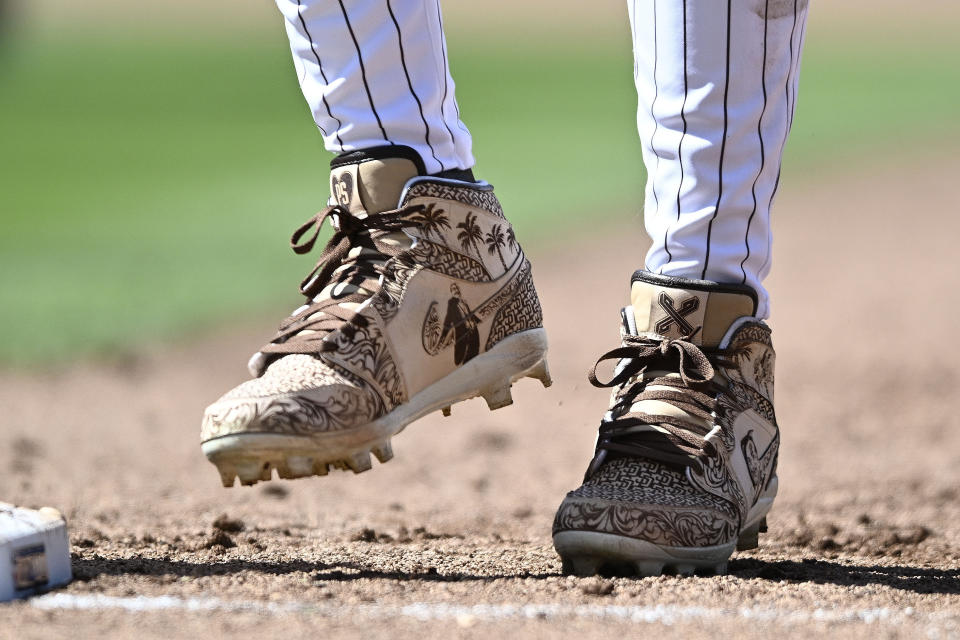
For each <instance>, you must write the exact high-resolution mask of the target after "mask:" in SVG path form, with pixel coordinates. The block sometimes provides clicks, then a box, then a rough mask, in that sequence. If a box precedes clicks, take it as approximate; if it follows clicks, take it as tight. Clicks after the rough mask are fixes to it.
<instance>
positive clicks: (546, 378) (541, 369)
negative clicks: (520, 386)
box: [527, 360, 553, 387]
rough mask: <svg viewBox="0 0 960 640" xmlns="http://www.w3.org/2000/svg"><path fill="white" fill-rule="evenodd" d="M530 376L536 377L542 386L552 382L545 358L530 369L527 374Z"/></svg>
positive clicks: (547, 385)
mask: <svg viewBox="0 0 960 640" xmlns="http://www.w3.org/2000/svg"><path fill="white" fill-rule="evenodd" d="M527 375H528V376H529V377H531V378H536V379H537V380H539V381H540V383H541V384H543V386H544V387H549V386H550V385H552V384H553V378H551V377H550V368H549V367H548V366H547V361H546V360H541V361H540V362H538V363H537V365H536V366H535V367H534V368H533V369H531V370H530V372H529V373H528V374H527Z"/></svg>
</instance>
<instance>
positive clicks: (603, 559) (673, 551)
mask: <svg viewBox="0 0 960 640" xmlns="http://www.w3.org/2000/svg"><path fill="white" fill-rule="evenodd" d="M766 530H767V529H766V518H763V519H762V520H760V521H759V522H757V523H756V524H755V525H753V526H752V527H750V528H749V529H747V530H744V531H743V532H742V533H741V534H740V537H739V538H738V540H737V541H736V542H731V543H729V544H725V545H716V546H712V547H664V546H661V545H657V544H653V543H651V542H647V541H645V540H637V539H634V538H627V537H624V536H618V535H615V534H611V533H600V532H596V531H560V532H558V533H556V534H554V536H553V544H554V547H555V548H556V550H557V552H558V553H559V554H560V561H561V563H562V570H563V574H564V575H573V576H578V577H589V576H593V575H598V574H599V575H602V576H608V577H612V576H621V577H637V578H648V577H653V576H660V575H678V576H692V575H723V574H725V573H726V572H727V563H728V561H729V559H730V556H731V555H732V554H733V551H734V549H736V550H738V551H743V550H746V549H754V548H756V547H757V544H758V536H759V534H760V533H761V532H764V531H766Z"/></svg>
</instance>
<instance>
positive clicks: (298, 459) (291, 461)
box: [278, 456, 313, 478]
mask: <svg viewBox="0 0 960 640" xmlns="http://www.w3.org/2000/svg"><path fill="white" fill-rule="evenodd" d="M278 472H279V473H280V477H281V478H304V477H306V476H312V475H313V458H308V457H307V456H287V459H286V462H285V463H284V464H283V465H282V466H281V467H280V469H278Z"/></svg>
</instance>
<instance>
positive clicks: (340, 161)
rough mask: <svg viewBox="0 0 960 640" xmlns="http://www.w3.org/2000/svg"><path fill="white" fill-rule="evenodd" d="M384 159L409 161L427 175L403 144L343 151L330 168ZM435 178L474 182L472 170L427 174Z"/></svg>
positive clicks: (420, 162) (415, 156)
mask: <svg viewBox="0 0 960 640" xmlns="http://www.w3.org/2000/svg"><path fill="white" fill-rule="evenodd" d="M386 158H403V159H405V160H409V161H410V162H412V163H413V164H414V165H415V166H416V167H417V173H418V174H420V175H421V176H425V175H428V174H427V167H426V165H424V163H423V158H421V157H420V154H419V153H417V152H416V150H414V149H413V148H412V147H408V146H406V145H403V144H385V145H382V146H379V147H369V148H367V149H358V150H356V151H345V152H343V153H341V154H339V155H337V156H336V157H335V158H334V159H333V160H331V161H330V168H331V169H336V168H338V167H344V166H346V165H349V164H359V163H361V162H367V161H368V160H385V159H386ZM429 175H432V176H434V177H437V178H446V179H448V180H460V181H461V182H476V181H477V180H476V178H474V177H473V169H447V170H445V171H441V172H439V173H433V174H429Z"/></svg>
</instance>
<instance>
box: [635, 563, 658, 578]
mask: <svg viewBox="0 0 960 640" xmlns="http://www.w3.org/2000/svg"><path fill="white" fill-rule="evenodd" d="M662 574H663V563H662V562H656V561H652V560H651V561H648V562H638V563H637V575H638V576H640V577H641V578H650V577H655V576H659V575H662Z"/></svg>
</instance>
